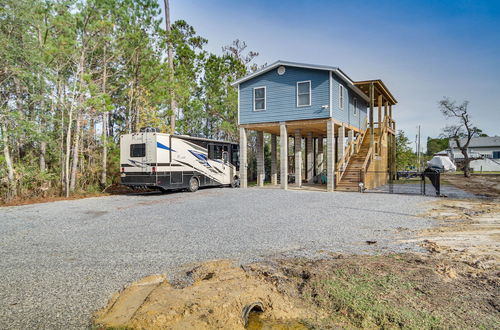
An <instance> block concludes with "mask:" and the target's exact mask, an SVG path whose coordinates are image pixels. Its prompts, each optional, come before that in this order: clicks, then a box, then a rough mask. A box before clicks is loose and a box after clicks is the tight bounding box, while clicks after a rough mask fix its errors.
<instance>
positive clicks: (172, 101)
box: [163, 0, 177, 134]
mask: <svg viewBox="0 0 500 330" xmlns="http://www.w3.org/2000/svg"><path fill="white" fill-rule="evenodd" d="M163 3H164V5H165V25H166V31H167V38H168V39H167V52H168V67H169V68H170V72H169V75H170V79H169V80H170V109H171V110H172V114H171V115H170V134H174V133H175V114H176V111H177V102H176V101H175V91H174V55H173V49H172V48H173V47H172V42H171V41H170V40H171V39H170V30H171V26H170V6H169V3H168V0H163Z"/></svg>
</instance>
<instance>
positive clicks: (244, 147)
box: [240, 127, 248, 188]
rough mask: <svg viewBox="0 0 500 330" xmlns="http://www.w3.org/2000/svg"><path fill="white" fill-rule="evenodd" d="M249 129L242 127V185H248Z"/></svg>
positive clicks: (242, 186)
mask: <svg viewBox="0 0 500 330" xmlns="http://www.w3.org/2000/svg"><path fill="white" fill-rule="evenodd" d="M247 167H248V164H247V130H246V129H245V128H244V127H240V187H241V188H246V187H247V186H248V176H247Z"/></svg>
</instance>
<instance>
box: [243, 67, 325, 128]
mask: <svg viewBox="0 0 500 330" xmlns="http://www.w3.org/2000/svg"><path fill="white" fill-rule="evenodd" d="M304 80H311V91H312V100H311V106H307V107H297V90H296V88H297V82H298V81H304ZM261 86H266V92H267V95H266V110H265V111H253V88H254V87H261ZM329 103H330V102H329V72H328V71H324V70H314V69H305V68H296V67H286V72H285V74H284V75H282V76H280V75H278V73H277V70H276V69H273V70H271V71H268V72H266V73H263V74H262V75H260V76H257V77H255V78H253V79H250V80H248V81H245V82H242V83H241V84H240V123H241V124H251V123H265V122H277V121H288V120H301V119H315V118H328V117H330V110H329V109H323V108H322V106H323V105H328V104H329Z"/></svg>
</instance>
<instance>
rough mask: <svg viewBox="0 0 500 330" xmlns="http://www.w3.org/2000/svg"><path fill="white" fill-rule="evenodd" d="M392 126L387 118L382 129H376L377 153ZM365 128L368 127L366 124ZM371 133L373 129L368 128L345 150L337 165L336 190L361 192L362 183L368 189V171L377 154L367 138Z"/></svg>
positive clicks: (381, 124) (375, 143) (381, 125)
mask: <svg viewBox="0 0 500 330" xmlns="http://www.w3.org/2000/svg"><path fill="white" fill-rule="evenodd" d="M390 125H392V124H391V123H390V122H389V118H388V117H387V116H386V118H385V119H384V120H383V122H382V123H380V126H379V127H380V129H379V128H378V127H375V128H374V132H373V133H374V141H375V142H374V145H375V148H377V146H378V151H377V152H380V148H381V145H382V140H383V137H384V136H386V135H387V134H388V129H389V126H390ZM365 127H367V126H366V124H365ZM370 132H371V129H370V128H367V129H366V130H365V131H364V132H363V133H362V134H361V135H359V136H358V138H357V139H356V140H354V141H351V143H350V144H349V145H348V146H347V147H346V148H345V152H344V156H343V157H342V159H340V161H339V163H338V164H337V169H336V173H335V180H336V187H335V190H338V191H359V190H360V187H359V183H360V182H363V184H364V187H365V188H367V187H366V184H367V182H366V176H367V170H368V168H369V167H370V164H371V161H372V159H373V156H374V154H375V153H376V152H375V150H373V149H372V144H371V139H370V138H369V137H367V136H366V135H368V134H370Z"/></svg>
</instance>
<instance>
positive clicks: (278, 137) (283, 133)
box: [240, 118, 363, 191]
mask: <svg viewBox="0 0 500 330" xmlns="http://www.w3.org/2000/svg"><path fill="white" fill-rule="evenodd" d="M251 131H255V132H256V133H257V140H256V160H257V185H258V186H260V187H263V186H264V183H265V179H266V177H267V178H268V180H269V182H268V183H270V184H271V187H272V186H275V187H277V186H278V184H279V187H281V188H282V189H299V188H301V189H308V190H311V189H313V190H324V191H334V190H335V183H336V180H335V174H336V172H337V168H338V166H336V165H338V164H339V162H342V160H343V159H345V154H344V152H345V150H346V146H347V145H348V144H349V143H350V142H351V141H354V140H355V138H356V137H357V136H359V135H360V134H361V132H362V131H363V130H362V129H359V128H357V127H354V126H351V125H347V124H345V123H342V122H339V121H336V120H335V119H332V118H325V119H311V120H299V121H286V122H271V123H258V124H245V125H240V182H241V187H242V188H246V187H247V185H248V178H247V166H248V158H247V154H248V150H247V145H248V134H249V132H251ZM265 143H270V151H271V173H265V166H264V149H265V148H264V146H265ZM278 154H279V162H278ZM266 174H267V175H266ZM315 177H316V178H317V179H319V181H320V182H318V181H316V180H315ZM320 177H326V184H321V178H320ZM266 186H268V185H266Z"/></svg>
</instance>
